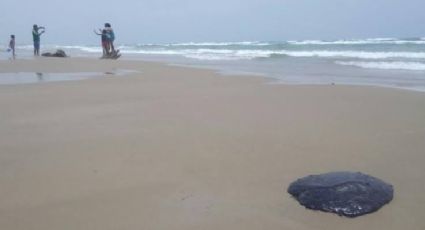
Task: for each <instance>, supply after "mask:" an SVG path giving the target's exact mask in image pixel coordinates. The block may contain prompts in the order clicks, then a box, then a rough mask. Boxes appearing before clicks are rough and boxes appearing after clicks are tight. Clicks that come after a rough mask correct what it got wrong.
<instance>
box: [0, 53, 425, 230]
mask: <svg viewBox="0 0 425 230" xmlns="http://www.w3.org/2000/svg"><path fill="white" fill-rule="evenodd" d="M117 69H118V70H132V71H134V72H133V73H130V74H127V75H124V76H122V75H119V76H118V75H111V74H107V75H106V76H101V77H99V78H94V79H88V80H81V81H62V82H46V83H37V84H17V85H0V109H1V113H0V229H4V230H68V229H69V230H76V229H78V230H82V229H87V230H118V229H119V230H136V229H147V230H148V229H151V230H162V229H163V230H173V229H175V230H189V229H194V230H195V229H196V230H200V229H202V230H208V229H214V230H218V229H223V230H224V229H231V230H259V229H267V230H282V229H288V230H325V229H326V230H334V229H335V230H336V229H338V230H339V229H344V230H359V229H370V230H373V229H376V230H377V229H385V230H400V229H405V230H423V229H425V212H424V209H425V196H424V194H425V179H424V178H425V166H424V164H425V141H424V140H425V93H423V92H414V91H408V90H399V89H388V88H380V87H363V86H339V85H322V86H309V85H281V84H273V81H272V80H270V79H266V78H261V77H252V76H251V77H250V76H221V75H219V74H217V73H215V72H214V71H211V70H203V69H194V68H184V67H175V66H168V65H166V64H161V63H154V62H142V61H130V60H119V61H102V60H96V59H88V58H86V59H84V58H68V59H49V58H39V59H35V60H16V61H14V62H10V61H0V72H1V73H15V72H30V73H33V72H34V73H35V72H41V73H75V72H100V73H104V72H114V71H116V70H117ZM340 170H348V171H361V172H364V173H367V174H370V175H373V176H375V177H379V178H381V179H383V180H385V181H387V182H389V183H391V184H393V186H394V189H395V194H394V200H393V201H392V202H391V203H390V204H388V205H386V206H384V207H383V208H382V209H380V210H379V211H378V212H376V213H373V214H370V215H366V216H362V217H359V218H356V219H349V218H342V217H339V216H337V215H333V214H327V213H322V212H316V211H311V210H307V209H305V208H304V207H302V206H300V205H299V204H298V202H297V201H296V200H294V199H293V198H291V196H290V195H289V194H288V193H287V192H286V189H287V187H288V185H289V184H290V183H291V182H292V181H294V180H295V179H297V178H300V177H304V176H306V175H309V174H319V173H325V172H329V171H340Z"/></svg>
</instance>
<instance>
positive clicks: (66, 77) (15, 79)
mask: <svg viewBox="0 0 425 230" xmlns="http://www.w3.org/2000/svg"><path fill="white" fill-rule="evenodd" d="M133 72H135V71H133V70H115V71H112V72H77V73H41V72H17V73H0V85H17V84H35V83H45V82H58V81H78V80H86V79H93V78H101V77H105V76H122V75H125V74H129V73H133Z"/></svg>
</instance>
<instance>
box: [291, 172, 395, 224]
mask: <svg viewBox="0 0 425 230" xmlns="http://www.w3.org/2000/svg"><path fill="white" fill-rule="evenodd" d="M288 192H289V193H290V194H291V195H292V196H294V198H295V199H297V200H298V202H300V204H301V205H303V206H305V207H306V208H309V209H313V210H321V211H324V212H333V213H336V214H338V215H340V216H347V217H357V216H361V215H365V214H368V213H372V212H375V211H377V210H378V209H379V208H381V207H382V206H383V205H385V204H387V203H389V202H390V201H391V200H392V199H393V193H394V191H393V186H392V185H390V184H387V183H385V182H384V181H382V180H380V179H377V178H375V177H372V176H369V175H366V174H362V173H360V172H357V173H354V172H331V173H326V174H321V175H311V176H307V177H304V178H301V179H298V180H297V181H295V182H293V183H292V184H291V185H290V186H289V188H288Z"/></svg>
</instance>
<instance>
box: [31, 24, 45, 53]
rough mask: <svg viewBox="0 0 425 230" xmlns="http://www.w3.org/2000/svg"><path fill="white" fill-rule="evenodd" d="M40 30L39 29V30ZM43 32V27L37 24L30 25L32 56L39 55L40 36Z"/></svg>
mask: <svg viewBox="0 0 425 230" xmlns="http://www.w3.org/2000/svg"><path fill="white" fill-rule="evenodd" d="M40 30H41V31H40ZM44 32H45V28H44V27H42V26H40V27H38V26H37V25H34V26H33V27H32V40H33V42H34V56H40V36H41V35H42V34H43V33H44Z"/></svg>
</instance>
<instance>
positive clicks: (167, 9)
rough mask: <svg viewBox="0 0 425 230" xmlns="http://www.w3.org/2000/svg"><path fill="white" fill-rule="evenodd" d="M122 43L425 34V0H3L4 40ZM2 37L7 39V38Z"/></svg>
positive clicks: (0, 23) (0, 33)
mask: <svg viewBox="0 0 425 230" xmlns="http://www.w3.org/2000/svg"><path fill="white" fill-rule="evenodd" d="M104 22H110V23H111V24H112V26H113V28H114V30H115V33H116V36H117V41H116V42H117V43H168V42H189V41H194V42H200V41H254V40H255V41H278V40H303V39H340V38H341V39H344V38H345V39H348V38H372V37H425V0H118V1H111V0H71V1H69V0H67V1H64V0H2V4H1V13H0V26H1V30H0V38H1V40H0V43H4V41H7V40H8V37H9V35H10V34H15V35H16V37H17V42H18V43H31V39H32V38H31V29H32V25H33V24H35V23H36V24H39V25H43V26H45V27H46V28H47V31H46V34H45V35H43V37H42V42H43V43H51V44H53V43H58V44H97V43H98V41H99V38H98V37H97V36H95V35H94V34H93V32H92V31H93V29H94V28H100V27H102V25H103V23H104ZM1 41H3V42H1Z"/></svg>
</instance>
